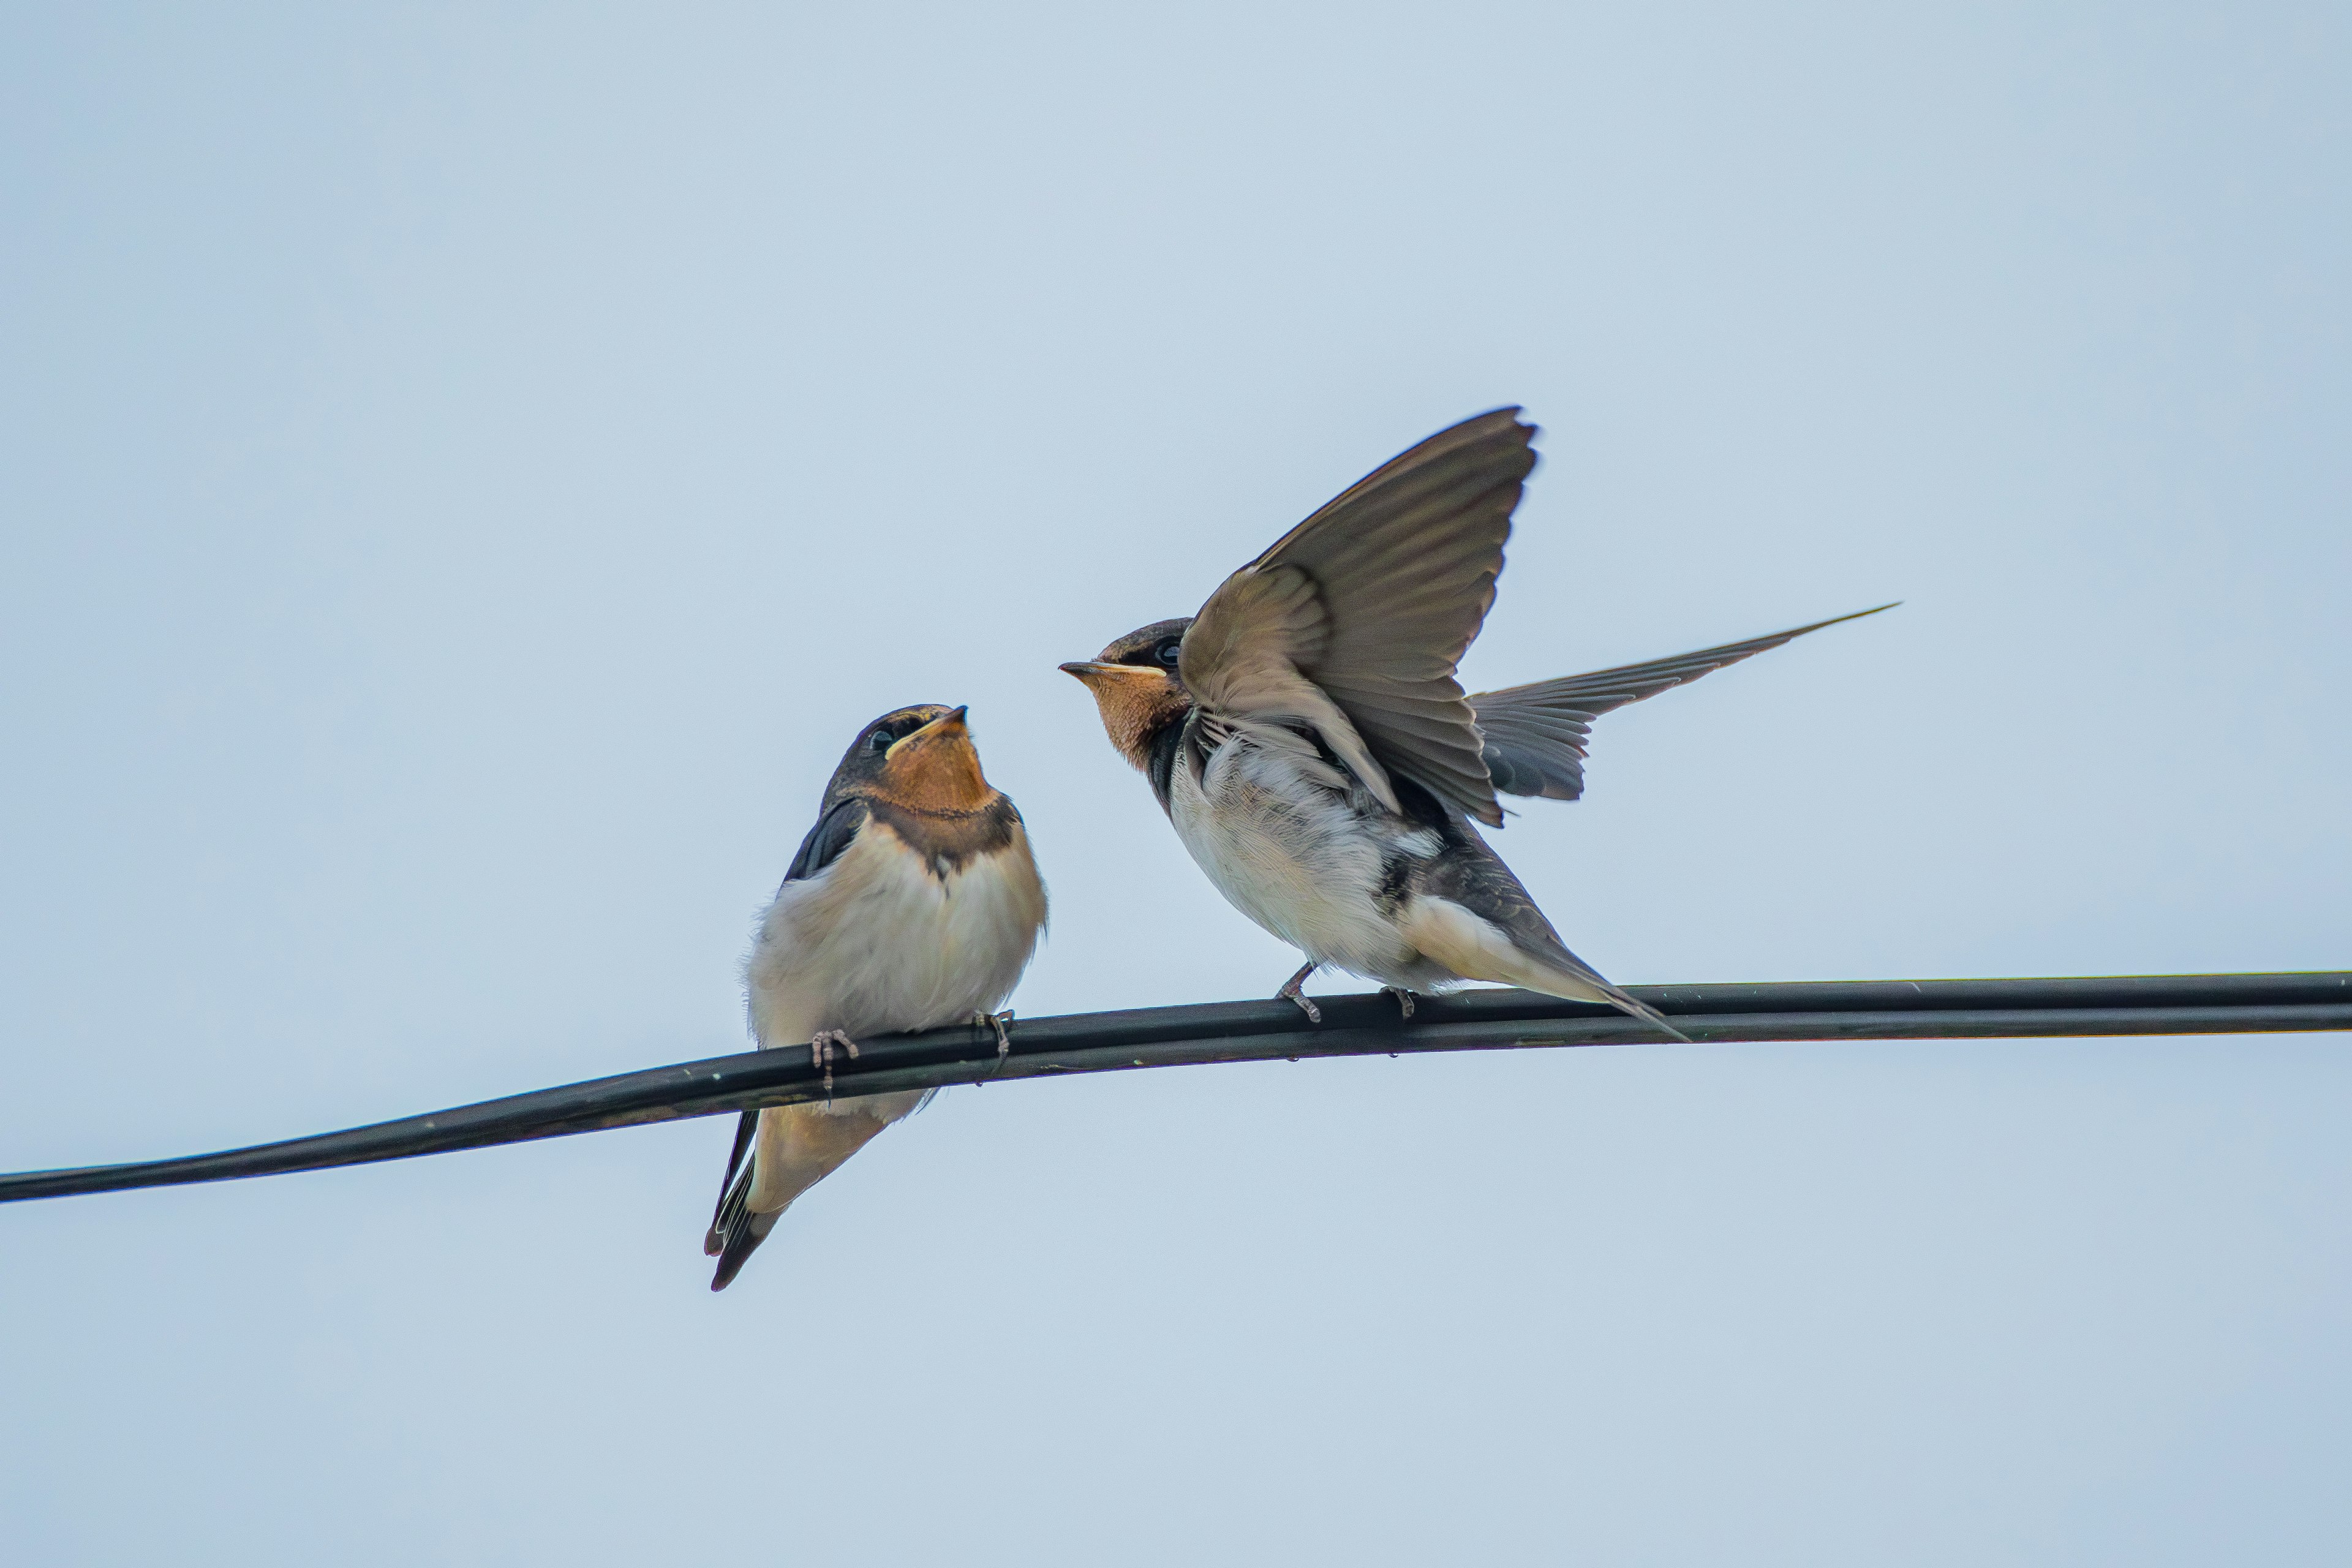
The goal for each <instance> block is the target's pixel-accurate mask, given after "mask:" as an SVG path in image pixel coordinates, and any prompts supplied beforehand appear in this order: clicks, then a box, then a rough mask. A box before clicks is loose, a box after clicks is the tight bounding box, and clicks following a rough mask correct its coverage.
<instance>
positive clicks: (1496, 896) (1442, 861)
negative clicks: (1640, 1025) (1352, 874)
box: [1416, 823, 1689, 1040]
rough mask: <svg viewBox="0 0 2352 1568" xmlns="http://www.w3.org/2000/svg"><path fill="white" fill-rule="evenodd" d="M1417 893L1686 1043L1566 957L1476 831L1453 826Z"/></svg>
mask: <svg viewBox="0 0 2352 1568" xmlns="http://www.w3.org/2000/svg"><path fill="white" fill-rule="evenodd" d="M1416 890H1417V891H1420V892H1424V893H1428V894H1430V895H1431V896H1433V897H1435V898H1440V899H1444V900H1447V901H1448V902H1451V903H1455V904H1459V905H1461V906H1462V907H1463V908H1464V909H1465V910H1469V911H1470V912H1471V913H1472V914H1474V915H1476V916H1477V917H1479V918H1480V919H1481V920H1484V921H1487V922H1488V923H1489V924H1491V925H1493V926H1495V927H1496V929H1497V930H1499V931H1502V933H1503V934H1504V935H1505V936H1507V937H1508V938H1509V939H1510V942H1511V945H1512V946H1514V947H1516V948H1517V949H1518V950H1519V951H1520V952H1524V953H1526V954H1528V956H1529V957H1531V958H1534V959H1536V960H1538V962H1540V963H1545V964H1548V965H1549V966H1550V967H1551V968H1553V969H1557V970H1559V971H1560V972H1561V973H1565V974H1570V975H1573V976H1574V977H1575V978H1576V979H1578V980H1580V981H1582V982H1583V983H1584V984H1587V985H1590V986H1591V987H1592V989H1593V990H1595V991H1597V992H1599V993H1600V994H1601V995H1603V996H1606V997H1607V998H1609V1002H1610V1005H1612V1006H1613V1007H1615V1008H1617V1009H1618V1010H1619V1011H1621V1012H1623V1013H1626V1014H1629V1015H1631V1016H1633V1017H1636V1018H1639V1019H1641V1020H1643V1022H1644V1023H1649V1024H1654V1025H1656V1026H1658V1027H1659V1028H1661V1029H1663V1030H1664V1031H1665V1032H1666V1033H1667V1034H1669V1035H1672V1036H1673V1037H1675V1038H1676V1039H1678V1040H1687V1039H1688V1038H1689V1037H1688V1036H1687V1035H1685V1034H1684V1033H1683V1032H1682V1031H1681V1030H1680V1029H1677V1028H1675V1026H1673V1025H1672V1024H1670V1023H1668V1022H1666V1020H1665V1018H1664V1016H1662V1015H1661V1014H1660V1013H1659V1012H1658V1010H1657V1009H1656V1008H1654V1007H1653V1006H1651V1005H1649V1004H1648V1003H1646V1002H1643V1001H1642V1000H1641V999H1640V998H1638V997H1636V996H1634V995H1633V994H1630V993H1628V992H1627V991H1626V990H1625V989H1624V988H1623V987H1622V986H1621V985H1618V984H1616V983H1615V982H1613V981H1612V980H1610V979H1609V978H1608V977H1607V976H1605V975H1603V974H1602V973H1601V972H1600V971H1599V970H1597V969H1595V968H1593V967H1592V965H1591V964H1589V963H1585V962H1584V960H1582V959H1580V958H1579V957H1577V956H1576V954H1574V953H1573V952H1570V951H1569V950H1568V944H1567V943H1566V942H1562V941H1560V939H1559V931H1555V930H1553V929H1552V923H1551V921H1549V920H1547V919H1545V918H1544V912H1543V910H1539V909H1538V908H1537V907H1536V901H1535V900H1534V899H1532V898H1530V897H1529V896H1528V889H1527V888H1526V887H1525V885H1523V884H1522V883H1521V882H1520V881H1519V879H1518V878H1517V876H1516V875H1514V874H1513V873H1512V870H1511V868H1509V867H1508V866H1506V865H1504V864H1503V858H1502V857H1501V856H1499V855H1497V854H1496V853H1495V851H1494V848H1493V847H1492V846H1490V845H1489V844H1488V843H1487V842H1486V839H1484V838H1482V837H1479V835H1478V830H1477V829H1476V828H1475V827H1470V826H1464V825H1462V824H1460V823H1456V824H1455V825H1454V828H1453V829H1452V830H1451V831H1450V832H1449V833H1448V835H1447V843H1446V846H1445V847H1444V850H1443V851H1441V852H1440V853H1439V855H1438V856H1437V858H1435V859H1434V860H1433V861H1431V862H1430V863H1429V864H1428V866H1427V867H1426V868H1425V869H1423V872H1422V873H1421V881H1420V886H1419V888H1418V889H1416Z"/></svg>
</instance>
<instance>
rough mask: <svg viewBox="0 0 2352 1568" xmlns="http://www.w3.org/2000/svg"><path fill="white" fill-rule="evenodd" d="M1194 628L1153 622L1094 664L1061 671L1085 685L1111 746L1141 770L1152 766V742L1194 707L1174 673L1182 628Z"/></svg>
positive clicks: (1077, 664) (1180, 622)
mask: <svg viewBox="0 0 2352 1568" xmlns="http://www.w3.org/2000/svg"><path fill="white" fill-rule="evenodd" d="M1191 625H1192V621H1191V619H1190V618H1189V617H1188V618H1186V619H1183V620H1176V621H1155V622H1153V623H1152V624H1151V625H1150V626H1143V627H1140V628H1139V629H1138V630H1135V631H1131V632H1129V633H1128V634H1127V636H1125V637H1121V638H1119V639H1118V641H1117V642H1114V643H1112V644H1111V645H1110V646H1109V647H1107V648H1105V649H1103V650H1102V655H1101V657H1100V658H1092V659H1084V660H1079V661H1076V662H1074V663H1070V664H1066V665H1064V666H1062V668H1063V669H1064V670H1066V671H1067V672H1068V673H1069V674H1071V675H1075V676H1076V677H1077V678H1078V679H1080V680H1082V681H1084V682H1085V683H1086V688H1087V690H1088V691H1090V692H1092V693H1093V694H1094V699H1095V708H1096V710H1097V711H1098V712H1099V713H1100V714H1101V715H1102V724H1103V731H1104V732H1105V733H1106V734H1108V736H1109V737H1110V743H1111V744H1112V745H1113V746H1115V747H1117V748H1118V753H1119V755H1121V756H1123V757H1125V758H1126V759H1127V760H1128V761H1129V762H1130V763H1134V764H1135V765H1136V766H1137V767H1143V766H1145V765H1146V764H1147V763H1148V762H1149V761H1150V744H1151V737H1152V736H1153V735H1154V734H1156V733H1157V732H1158V731H1160V729H1162V728H1163V727H1164V726H1166V725H1167V724H1168V723H1170V722H1171V721H1174V720H1177V719H1181V718H1182V717H1183V715H1184V710H1186V709H1188V708H1190V707H1191V706H1192V698H1191V696H1190V695H1188V694H1187V693H1186V691H1185V690H1184V683H1183V681H1182V680H1181V679H1179V677H1178V676H1177V673H1176V665H1177V660H1178V657H1179V655H1180V653H1181V649H1182V646H1183V641H1184V628H1185V627H1187V626H1191Z"/></svg>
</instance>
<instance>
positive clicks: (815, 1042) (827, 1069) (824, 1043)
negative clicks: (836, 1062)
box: [809, 1029, 857, 1105]
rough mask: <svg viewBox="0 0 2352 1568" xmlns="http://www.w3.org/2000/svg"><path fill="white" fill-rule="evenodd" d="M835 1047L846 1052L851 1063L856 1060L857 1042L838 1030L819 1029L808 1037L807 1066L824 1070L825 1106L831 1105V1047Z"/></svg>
mask: <svg viewBox="0 0 2352 1568" xmlns="http://www.w3.org/2000/svg"><path fill="white" fill-rule="evenodd" d="M835 1046H839V1047H841V1048H842V1049H843V1050H845V1051H847V1052H848V1053H849V1059H850V1060H851V1061H856V1059H857V1042H856V1040H853V1039H851V1038H850V1037H848V1036H847V1035H845V1034H843V1033H842V1032H841V1031H840V1030H839V1029H819V1030H818V1031H817V1032H816V1033H815V1034H814V1035H813V1036H811V1037H809V1066H811V1067H813V1068H824V1102H825V1103H826V1104H827V1105H831V1104H832V1103H833V1047H835Z"/></svg>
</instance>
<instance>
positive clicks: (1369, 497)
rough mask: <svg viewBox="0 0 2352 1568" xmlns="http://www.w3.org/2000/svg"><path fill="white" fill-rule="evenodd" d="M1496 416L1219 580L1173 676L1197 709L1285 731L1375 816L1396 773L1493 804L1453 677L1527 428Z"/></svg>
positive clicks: (1514, 417) (1511, 498) (1432, 446)
mask: <svg viewBox="0 0 2352 1568" xmlns="http://www.w3.org/2000/svg"><path fill="white" fill-rule="evenodd" d="M1518 414H1519V411H1518V410H1517V408H1498V409H1496V410H1495V411H1494V412H1493V413H1491V414H1481V415H1479V416H1477V417H1475V418H1474V419H1465V420H1464V421H1463V422H1462V423H1461V424H1459V425H1456V426H1454V427H1453V428H1451V429H1448V430H1442V431H1440V432H1438V433H1437V434H1436V435H1434V436H1432V437H1430V438H1429V439H1428V440H1426V441H1423V443H1422V444H1421V445H1419V446H1418V447H1413V448H1412V450H1411V451H1409V452H1406V453H1405V454H1403V455H1402V457H1399V458H1395V459H1393V460H1392V461H1391V462H1389V463H1388V464H1387V465H1385V466H1384V467H1382V468H1378V469H1375V470H1374V471H1373V472H1372V473H1370V474H1369V475H1367V476H1366V477H1365V478H1364V479H1360V480H1359V481H1358V482H1357V483H1356V484H1355V485H1354V486H1353V487H1351V488H1350V489H1348V490H1347V491H1346V493H1344V494H1342V495H1340V496H1339V498H1338V499H1337V500H1333V501H1332V502H1330V504H1328V506H1326V507H1324V508H1323V509H1322V510H1320V511H1318V512H1317V513H1316V514H1315V515H1314V516H1312V517H1310V518H1308V519H1307V521H1305V522H1302V523H1300V524H1299V525H1298V526H1297V528H1294V529H1292V530H1291V531H1289V532H1288V533H1286V534H1285V535H1283V537H1282V538H1281V539H1280V540H1279V541H1278V542H1276V544H1275V546H1274V547H1273V548H1272V549H1270V550H1268V551H1267V552H1265V554H1263V555H1261V556H1259V557H1258V558H1257V559H1256V560H1255V561H1253V562H1251V563H1249V564H1248V565H1247V566H1244V567H1243V568H1242V569H1241V570H1240V571H1238V572H1236V573H1234V574H1233V575H1232V576H1231V577H1228V578H1226V579H1225V581H1224V582H1223V584H1221V585H1220V586H1219V587H1218V589H1217V591H1216V592H1215V593H1213V594H1212V595H1209V602H1208V603H1207V604H1206V605H1202V607H1201V614H1200V616H1199V617H1198V618H1197V619H1195V620H1194V621H1193V623H1192V628H1191V629H1190V630H1189V631H1187V632H1186V633H1185V635H1184V648H1183V655H1182V658H1181V663H1180V665H1179V667H1178V668H1179V673H1181V675H1182V677H1183V679H1184V684H1185V685H1186V686H1187V687H1189V688H1190V689H1192V693H1193V695H1194V696H1195V697H1196V698H1198V699H1199V700H1200V702H1201V705H1202V708H1203V709H1204V710H1208V711H1210V712H1212V713H1215V714H1219V715H1223V716H1227V717H1231V718H1234V719H1238V720H1240V721H1244V722H1247V721H1252V720H1267V721H1280V720H1286V719H1287V720H1300V721H1306V722H1307V723H1308V724H1310V725H1312V726H1313V727H1314V729H1315V731H1316V732H1317V733H1318V734H1319V735H1320V736H1321V737H1322V738H1323V742H1324V743H1325V744H1326V745H1328V746H1329V747H1330V748H1331V751H1332V753H1333V754H1334V755H1336V756H1337V757H1339V760H1340V761H1341V762H1342V763H1346V764H1347V766H1348V768H1349V771H1350V772H1351V773H1354V774H1355V775H1356V776H1357V778H1359V779H1360V780H1361V781H1362V782H1363V784H1364V786H1365V787H1366V788H1368V789H1370V791H1371V792H1372V793H1373V794H1374V795H1378V796H1379V797H1380V799H1381V803H1382V804H1383V805H1387V806H1389V807H1390V808H1391V810H1394V809H1397V799H1396V791H1395V789H1394V786H1393V785H1392V784H1391V783H1390V780H1389V774H1390V773H1402V774H1403V775H1404V776H1405V777H1407V778H1410V779H1412V780H1413V781H1414V782H1416V783H1418V784H1421V785H1423V787H1425V788H1426V789H1428V790H1429V791H1430V792H1431V793H1432V794H1433V795H1437V796H1439V797H1440V798H1441V799H1444V800H1446V801H1448V802H1451V803H1452V804H1453V805H1457V806H1459V807H1461V808H1462V809H1463V810H1464V811H1465V812H1467V813H1469V814H1470V815H1471V816H1475V817H1476V818H1478V820H1480V821H1481V822H1485V823H1488V824H1490V825H1495V824H1499V823H1501V821H1502V819H1503V813H1502V808H1501V807H1500V806H1498V805H1496V803H1495V791H1494V788H1493V786H1492V785H1491V784H1489V782H1488V779H1487V772H1486V761H1485V760H1484V758H1483V756H1482V754H1481V750H1480V745H1479V739H1478V731H1477V729H1476V726H1475V718H1474V715H1473V714H1472V712H1471V708H1470V703H1469V700H1467V699H1466V698H1465V697H1464V696H1463V693H1462V686H1461V683H1460V682H1459V681H1457V680H1456V679H1454V666H1455V664H1456V663H1458V662H1459V661H1460V659H1461V658H1462V655H1463V652H1464V650H1465V649H1466V648H1468V647H1469V646H1470V642H1471V639H1472V638H1474V637H1476V636H1477V635H1478V627H1479V626H1480V624H1481V623H1482V622H1484V621H1485V620H1486V609H1487V606H1488V605H1492V604H1493V603H1494V602H1495V578H1496V575H1497V574H1499V573H1500V572H1501V571H1502V569H1503V542H1504V541H1505V540H1507V539H1508V538H1509V537H1510V532H1511V511H1512V510H1513V509H1514V508H1515V507H1517V505H1518V503H1519V490H1520V487H1521V485H1522V483H1523V482H1524V481H1525V480H1526V479H1527V477H1528V471H1529V470H1530V469H1532V468H1534V467H1535V462H1536V455H1535V451H1534V449H1533V448H1532V447H1530V446H1529V445H1528V443H1529V442H1530V441H1531V440H1533V439H1534V437H1535V434H1536V432H1535V427H1534V426H1531V425H1522V424H1520V423H1519V419H1518Z"/></svg>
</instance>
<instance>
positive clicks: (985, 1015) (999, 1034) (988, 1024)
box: [971, 1007, 1013, 1078]
mask: <svg viewBox="0 0 2352 1568" xmlns="http://www.w3.org/2000/svg"><path fill="white" fill-rule="evenodd" d="M1011 1022H1013V1009H1012V1008H1010V1007H1007V1008H1006V1009H1005V1010H1004V1011H1003V1012H1002V1013H992V1012H990V1011H989V1010H988V1009H987V1008H985V1007H975V1008H973V1009H972V1010H971V1026H972V1027H973V1028H975V1029H994V1030H995V1031H996V1072H1003V1070H1004V1058H1007V1057H1009V1056H1011V1055H1012V1054H1013V1037H1012V1036H1010V1035H1008V1034H1006V1033H1005V1032H1004V1026H1005V1025H1007V1024H1010V1023H1011ZM989 1076H990V1077H992V1078H993V1077H994V1076H995V1073H991V1074H990V1075H989Z"/></svg>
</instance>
